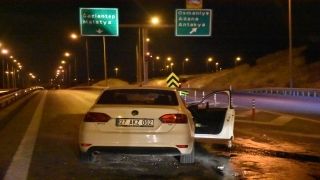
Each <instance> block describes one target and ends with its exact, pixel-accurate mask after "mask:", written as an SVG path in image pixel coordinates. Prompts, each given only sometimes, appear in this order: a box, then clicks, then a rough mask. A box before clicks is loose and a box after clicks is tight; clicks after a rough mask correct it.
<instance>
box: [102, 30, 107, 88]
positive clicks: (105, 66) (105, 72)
mask: <svg viewBox="0 0 320 180" xmlns="http://www.w3.org/2000/svg"><path fill="white" fill-rule="evenodd" d="M103 62H104V79H105V82H106V87H107V85H108V83H107V56H106V37H105V36H103Z"/></svg>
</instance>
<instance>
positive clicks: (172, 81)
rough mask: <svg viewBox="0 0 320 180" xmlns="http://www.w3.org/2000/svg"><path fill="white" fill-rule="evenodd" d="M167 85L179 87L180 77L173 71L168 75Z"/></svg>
mask: <svg viewBox="0 0 320 180" xmlns="http://www.w3.org/2000/svg"><path fill="white" fill-rule="evenodd" d="M167 87H171V88H177V87H179V77H178V76H177V75H175V74H174V73H173V72H172V73H171V74H170V75H169V76H168V77H167Z"/></svg>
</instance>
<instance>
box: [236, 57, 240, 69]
mask: <svg viewBox="0 0 320 180" xmlns="http://www.w3.org/2000/svg"><path fill="white" fill-rule="evenodd" d="M240 60H241V58H240V57H236V60H235V61H234V68H236V67H237V61H240Z"/></svg>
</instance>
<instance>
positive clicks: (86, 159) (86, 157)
mask: <svg viewBox="0 0 320 180" xmlns="http://www.w3.org/2000/svg"><path fill="white" fill-rule="evenodd" d="M80 160H81V162H82V163H86V164H88V163H94V161H95V160H96V156H95V155H94V154H93V153H84V152H80Z"/></svg>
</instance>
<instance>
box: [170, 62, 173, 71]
mask: <svg viewBox="0 0 320 180" xmlns="http://www.w3.org/2000/svg"><path fill="white" fill-rule="evenodd" d="M170 66H171V72H173V71H172V66H173V63H171V64H170Z"/></svg>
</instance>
